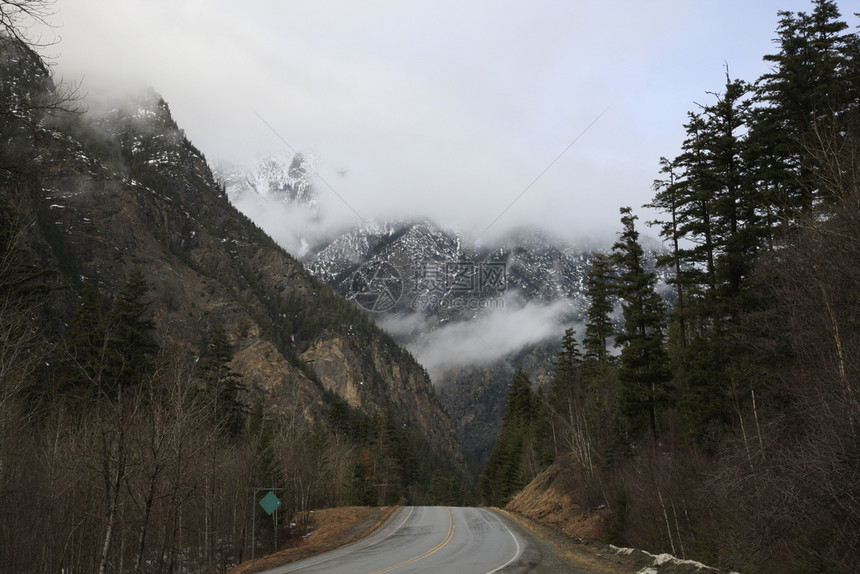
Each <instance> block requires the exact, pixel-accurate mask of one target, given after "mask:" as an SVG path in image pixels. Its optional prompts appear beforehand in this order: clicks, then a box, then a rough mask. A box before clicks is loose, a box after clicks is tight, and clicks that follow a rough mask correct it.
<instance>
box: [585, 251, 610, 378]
mask: <svg viewBox="0 0 860 574" xmlns="http://www.w3.org/2000/svg"><path fill="white" fill-rule="evenodd" d="M614 281H615V276H614V270H613V267H612V258H611V257H610V256H608V255H606V254H605V253H600V252H594V253H592V259H591V269H590V270H589V271H588V275H587V277H586V295H587V296H588V301H589V304H588V310H587V311H586V323H585V337H584V338H583V340H582V346H583V348H584V349H585V359H586V360H591V361H596V362H597V363H598V364H599V365H603V366H605V365H607V364H608V363H609V359H610V356H609V339H610V337H612V333H613V330H614V328H613V325H612V310H613V307H614V306H613V283H614Z"/></svg>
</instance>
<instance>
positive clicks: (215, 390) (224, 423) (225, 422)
mask: <svg viewBox="0 0 860 574" xmlns="http://www.w3.org/2000/svg"><path fill="white" fill-rule="evenodd" d="M232 360H233V350H232V349H231V347H230V341H229V340H228V339H227V334H226V333H225V331H224V328H223V326H220V325H219V326H218V327H215V328H213V329H212V331H211V333H210V335H209V340H208V343H207V344H206V351H205V353H204V354H203V356H202V357H201V371H202V376H203V381H204V384H205V385H206V390H207V392H208V393H209V394H210V396H211V397H212V399H213V400H212V406H213V409H214V411H213V423H215V424H216V425H218V426H219V427H220V428H221V429H223V431H224V433H225V434H226V435H227V436H230V437H232V438H236V437H238V436H239V435H240V434H241V433H242V431H243V430H244V428H245V418H246V413H247V407H246V405H245V404H244V403H243V402H242V400H241V397H240V395H241V393H242V391H244V390H245V385H244V384H243V383H242V380H241V377H240V376H239V375H238V374H236V372H235V371H233V369H231V368H230V361H232Z"/></svg>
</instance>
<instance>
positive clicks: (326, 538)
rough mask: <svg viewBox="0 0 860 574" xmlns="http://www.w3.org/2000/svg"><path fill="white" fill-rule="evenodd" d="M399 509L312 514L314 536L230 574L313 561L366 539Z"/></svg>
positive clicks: (350, 508) (361, 508) (358, 508)
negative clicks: (314, 558) (317, 556)
mask: <svg viewBox="0 0 860 574" xmlns="http://www.w3.org/2000/svg"><path fill="white" fill-rule="evenodd" d="M396 508H397V507H387V508H370V507H366V506H347V507H342V508H326V509H323V510H316V511H314V512H313V513H312V514H311V519H310V530H311V533H310V534H309V535H308V536H307V537H306V538H305V540H304V541H303V542H302V543H301V544H300V545H299V546H296V547H294V548H288V549H286V550H281V551H280V552H275V553H273V554H269V555H267V556H261V557H259V558H256V559H255V560H254V569H253V570H252V569H251V561H250V560H247V561H245V562H243V563H242V564H239V565H238V566H236V567H235V568H233V569H232V570H230V573H229V574H248V573H250V572H260V571H263V570H268V569H270V568H276V567H278V566H282V565H284V564H288V563H290V562H295V561H297V560H302V559H304V558H309V557H311V556H315V555H317V554H322V553H323V552H328V551H330V550H334V549H335V548H339V547H341V546H343V545H345V544H349V543H350V542H354V541H356V540H360V539H361V538H364V537H365V536H367V535H368V534H370V533H371V532H373V531H374V530H376V529H377V528H379V526H381V525H382V524H383V523H384V522H385V521H386V520H387V519H388V517H389V516H391V513H392V512H394V510H396Z"/></svg>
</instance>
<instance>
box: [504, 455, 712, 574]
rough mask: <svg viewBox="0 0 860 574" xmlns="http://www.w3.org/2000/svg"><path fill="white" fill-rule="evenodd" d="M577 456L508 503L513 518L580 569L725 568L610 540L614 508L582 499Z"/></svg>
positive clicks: (618, 573)
mask: <svg viewBox="0 0 860 574" xmlns="http://www.w3.org/2000/svg"><path fill="white" fill-rule="evenodd" d="M575 468H576V466H575V464H574V463H573V461H572V460H570V459H566V458H561V459H560V460H559V461H558V462H556V463H555V464H553V465H552V466H550V467H549V468H547V469H546V470H544V471H543V472H541V473H540V474H539V475H538V476H537V477H535V479H534V480H533V481H532V482H530V483H529V484H528V485H527V486H526V487H525V488H524V489H523V490H522V491H520V492H519V493H518V494H517V495H516V496H515V497H514V499H513V500H512V501H511V502H510V504H508V506H507V507H506V508H505V510H504V511H503V512H505V513H506V514H507V515H508V516H509V517H510V518H511V519H512V520H514V521H516V522H517V523H519V524H520V525H521V526H523V527H524V528H528V529H529V530H530V531H531V532H532V533H533V534H535V535H537V536H539V537H540V538H541V539H543V540H544V541H545V542H548V543H550V544H552V546H553V547H554V548H555V550H556V551H557V552H558V555H559V557H560V558H561V559H562V560H564V561H565V562H567V564H568V565H570V566H571V567H572V569H573V571H575V572H603V573H611V574H662V573H671V574H705V573H707V574H717V573H718V572H719V571H718V570H716V569H714V568H711V567H709V566H706V565H704V564H701V563H699V562H695V561H692V560H682V559H679V558H676V557H674V556H671V555H669V554H656V555H655V554H650V553H648V552H645V551H642V550H636V549H633V548H618V547H616V546H612V545H610V544H604V543H602V542H600V540H601V539H605V538H604V535H605V533H606V528H607V526H608V524H609V518H610V513H609V510H607V509H606V508H602V507H598V508H583V507H582V506H580V505H579V504H578V503H577V502H576V499H577V496H578V495H580V494H582V492H581V488H582V486H581V483H582V480H581V478H580V477H578V476H577V474H576V472H574V469H575Z"/></svg>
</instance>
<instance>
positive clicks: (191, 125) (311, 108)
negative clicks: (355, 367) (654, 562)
mask: <svg viewBox="0 0 860 574" xmlns="http://www.w3.org/2000/svg"><path fill="white" fill-rule="evenodd" d="M56 8H57V15H56V17H55V18H54V21H55V22H56V24H57V25H58V26H60V27H59V33H60V36H61V37H62V41H61V43H60V44H59V45H58V46H57V47H56V48H55V49H54V50H52V51H53V52H54V54H53V55H55V56H57V62H58V65H57V69H58V71H59V74H60V75H62V76H65V77H67V78H79V77H82V76H83V77H84V83H85V86H84V87H85V89H90V90H92V91H100V90H101V89H102V86H110V87H111V88H113V87H115V86H117V85H118V84H119V85H134V86H137V85H141V84H144V85H150V86H152V87H154V88H155V89H156V90H157V91H159V92H160V93H161V94H162V95H163V96H164V97H165V99H166V100H167V101H168V103H169V104H170V106H171V110H172V111H173V113H174V115H175V116H176V120H177V122H178V123H179V125H180V126H181V127H183V128H184V129H185V131H186V133H187V134H188V135H189V137H190V138H191V139H192V141H193V142H194V143H195V145H197V147H199V148H200V149H202V150H203V151H204V153H206V154H207V156H208V157H209V158H210V159H219V160H228V161H232V162H233V163H242V164H245V165H249V166H250V165H252V164H253V163H254V162H255V161H256V159H257V158H258V157H259V156H261V155H266V154H270V153H276V152H285V151H286V150H285V149H284V148H285V144H284V141H286V142H288V143H289V145H290V146H291V147H293V148H294V149H296V150H298V151H303V152H311V153H315V154H317V155H318V156H319V157H320V162H319V164H318V168H319V170H320V175H322V177H323V178H324V179H326V181H329V182H330V183H331V184H332V186H333V187H335V190H336V191H337V194H338V195H339V196H341V197H342V198H343V199H344V200H345V202H346V203H347V204H349V206H350V207H351V209H354V210H355V211H357V212H358V213H359V214H361V216H362V217H364V218H367V219H370V218H376V217H379V216H400V217H404V216H410V217H416V216H429V217H433V218H435V219H439V220H441V221H443V222H445V223H452V224H455V225H458V226H459V227H465V228H470V229H476V228H481V229H483V227H485V226H486V225H487V224H489V222H491V221H492V220H493V219H495V217H497V216H498V215H499V214H500V213H501V212H502V210H503V209H505V207H506V206H507V205H508V204H509V203H510V202H511V201H512V200H514V199H515V198H516V197H517V196H518V195H519V194H521V193H522V192H523V191H524V190H525V189H526V188H527V187H528V186H529V185H530V183H531V182H532V181H533V180H534V179H535V177H536V176H537V175H538V174H540V173H541V172H542V171H543V170H544V169H546V168H547V166H548V165H549V164H550V162H551V161H553V159H554V158H556V156H558V154H559V153H560V152H561V151H562V150H564V149H565V147H566V146H567V145H568V144H570V143H571V141H573V139H574V138H575V137H576V136H577V135H578V134H579V133H580V132H582V130H583V129H584V128H585V127H586V126H587V125H588V124H589V123H590V122H591V121H592V120H594V118H595V117H596V116H597V115H598V114H600V113H601V111H603V110H607V111H606V113H605V115H604V116H603V117H601V119H600V120H599V121H598V122H597V123H596V124H594V126H593V127H591V129H589V130H588V131H587V133H585V134H584V135H583V136H582V138H581V139H580V140H579V141H578V142H577V143H576V144H575V145H573V146H572V147H571V148H570V150H569V151H568V152H567V153H565V154H564V155H563V156H562V157H561V158H560V159H559V160H558V162H557V163H555V165H553V167H552V168H551V169H549V170H548V171H547V172H546V174H545V175H544V176H543V177H541V178H540V179H539V181H537V182H536V183H534V185H533V186H532V187H531V188H530V189H529V190H528V191H527V192H526V193H524V194H523V195H522V197H520V198H519V199H518V200H516V201H515V203H514V205H513V206H512V207H511V208H510V210H509V211H508V212H507V213H505V214H504V216H503V217H501V218H500V219H499V221H498V223H496V224H495V225H494V228H493V229H492V230H491V231H492V232H498V231H503V230H505V229H508V228H510V227H512V226H515V225H519V224H522V223H532V224H540V225H541V226H543V227H544V228H546V229H549V230H551V231H555V232H557V233H560V234H563V235H566V236H577V235H581V234H583V233H599V232H601V231H603V230H605V229H606V228H608V227H609V228H612V229H616V228H617V227H618V225H617V221H618V207H619V206H620V205H632V206H634V207H637V206H640V205H642V204H644V203H646V202H648V201H649V199H650V196H651V191H650V184H651V181H652V180H653V179H654V177H656V176H657V166H658V159H659V157H660V156H661V155H673V154H675V153H677V151H678V146H679V145H680V143H681V139H682V136H683V129H682V127H681V124H682V123H683V121H684V120H685V114H686V111H687V110H689V109H691V108H693V106H694V103H693V102H694V101H696V100H699V101H701V100H704V99H706V98H707V96H706V95H705V91H706V90H719V89H720V86H721V84H722V82H723V75H722V74H723V69H722V66H723V62H724V61H726V62H728V63H729V64H730V66H731V70H732V73H733V74H735V75H738V76H740V77H743V78H745V79H754V78H755V76H757V75H758V74H761V73H762V72H764V71H765V69H766V68H765V65H764V64H763V63H762V62H761V56H762V55H764V54H765V53H767V52H769V51H772V44H771V38H772V37H773V35H774V32H773V30H774V29H775V26H776V11H777V9H790V10H809V9H810V3H809V2H808V1H807V0H773V1H768V2H757V3H754V4H751V3H749V2H746V1H742V0H732V1H728V2H719V3H717V2H696V3H691V2H684V1H680V0H658V1H655V2H629V1H628V2H613V3H591V2H584V1H579V2H558V1H553V0H543V1H536V2H512V1H506V2H490V1H489V0H485V1H479V2H468V3H464V2H455V1H453V0H449V1H433V2H429V1H427V2H409V3H402V2H395V1H393V0H374V1H370V2H361V3H356V2H343V1H339V0H314V1H309V0H308V1H297V2H289V3H283V2H276V1H274V0H268V1H267V0H253V1H248V2H242V3H238V2H230V1H227V0H211V1H205V2H204V1H203V0H187V1H183V2H170V1H168V0H146V1H144V0H123V1H116V2H105V1H103V0H58V2H57V5H56ZM607 106H608V108H607ZM255 112H256V113H259V114H260V116H262V117H263V118H264V119H265V121H266V122H267V123H268V124H270V125H271V126H272V128H274V130H275V131H276V132H277V134H275V133H273V132H272V130H270V129H269V127H267V126H266V125H265V124H264V123H263V122H262V121H261V120H260V119H259V117H257V115H256V113H255ZM344 169H347V170H348V174H347V176H346V177H342V178H341V177H337V176H336V175H335V174H336V173H337V172H338V171H342V170H344ZM321 193H322V194H323V196H324V195H325V194H328V195H330V196H332V198H333V203H337V202H340V199H339V198H338V197H337V196H336V195H335V194H334V193H333V192H331V191H330V190H326V189H324V188H323V189H321ZM321 199H324V197H321ZM346 211H347V212H350V210H346ZM352 217H353V218H354V215H353V216H352Z"/></svg>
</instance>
